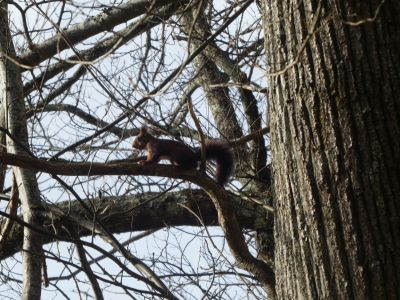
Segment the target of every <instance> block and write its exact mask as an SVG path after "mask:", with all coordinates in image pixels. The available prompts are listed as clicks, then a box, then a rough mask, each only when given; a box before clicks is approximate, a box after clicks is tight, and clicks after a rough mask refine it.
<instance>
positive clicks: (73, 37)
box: [20, 0, 174, 66]
mask: <svg viewBox="0 0 400 300" xmlns="http://www.w3.org/2000/svg"><path fill="white" fill-rule="evenodd" d="M155 2H156V3H155V5H154V7H155V8H158V7H161V6H164V5H167V4H170V3H173V2H174V1H172V0H163V1H161V0H159V1H155ZM150 6H151V2H150V1H148V0H131V1H129V2H128V3H124V4H121V5H119V6H117V7H112V8H110V9H106V10H104V11H103V12H102V13H100V14H98V15H97V16H93V17H91V18H88V19H86V20H85V21H84V22H82V23H79V24H76V25H74V26H72V27H71V28H69V29H66V30H64V31H62V32H60V33H59V34H57V35H55V36H53V37H52V38H49V39H48V40H46V41H44V42H42V43H40V44H38V45H35V48H34V49H33V50H29V51H27V52H25V53H22V55H21V56H20V62H21V63H22V64H24V65H30V66H36V65H38V64H40V63H41V62H42V61H44V60H46V59H48V58H51V57H52V56H54V55H55V54H56V53H57V52H59V51H62V50H65V49H67V48H69V47H71V45H74V44H76V43H79V42H81V41H83V40H85V39H87V38H89V37H91V36H94V35H96V34H99V33H101V32H104V31H110V30H112V29H113V28H114V27H115V26H117V25H119V24H122V23H125V22H127V21H129V20H131V19H133V18H136V17H138V16H140V15H142V14H144V13H145V12H146V11H147V9H148V8H149V7H150Z"/></svg>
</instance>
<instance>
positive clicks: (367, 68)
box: [263, 0, 400, 299]
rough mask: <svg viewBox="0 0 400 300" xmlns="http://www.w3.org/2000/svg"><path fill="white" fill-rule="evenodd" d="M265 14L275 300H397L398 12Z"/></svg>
mask: <svg viewBox="0 0 400 300" xmlns="http://www.w3.org/2000/svg"><path fill="white" fill-rule="evenodd" d="M263 13H264V29H265V36H266V42H265V43H266V44H265V45H266V50H267V60H268V63H269V73H270V74H269V76H270V77H269V88H270V93H269V100H270V102H269V103H270V104H269V110H270V122H271V123H270V125H271V148H272V149H271V150H272V156H273V177H274V195H275V198H274V201H275V202H274V207H275V228H274V230H275V242H276V250H275V253H276V254H275V267H276V279H277V286H276V290H277V295H278V297H279V298H281V299H399V298H400V255H399V253H400V222H399V216H400V100H399V99H400V22H399V20H400V19H399V16H400V2H399V1H398V0H386V1H382V0H368V1H350V2H349V1H340V0H332V1H326V0H324V1H310V0H305V1H295V0H290V1H280V0H265V1H263ZM279 71H282V72H279ZM272 73H275V74H272Z"/></svg>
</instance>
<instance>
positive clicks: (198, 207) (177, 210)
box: [0, 189, 272, 259]
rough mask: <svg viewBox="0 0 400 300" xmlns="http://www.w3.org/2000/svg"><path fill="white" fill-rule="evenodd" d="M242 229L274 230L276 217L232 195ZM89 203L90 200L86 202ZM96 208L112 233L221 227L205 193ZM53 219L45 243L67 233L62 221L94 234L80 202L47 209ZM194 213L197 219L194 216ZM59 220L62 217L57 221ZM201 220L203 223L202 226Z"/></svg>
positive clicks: (114, 201) (14, 246)
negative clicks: (56, 235)
mask: <svg viewBox="0 0 400 300" xmlns="http://www.w3.org/2000/svg"><path fill="white" fill-rule="evenodd" d="M229 201H231V202H232V203H234V207H235V210H236V215H237V218H238V221H239V224H240V227H241V228H246V229H252V230H256V229H260V228H268V227H271V226H272V215H271V214H269V213H268V211H267V210H263V209H260V207H261V206H260V205H258V204H256V203H254V202H250V201H244V200H243V199H241V198H239V197H237V196H234V195H231V197H230V200H229ZM85 202H87V203H89V200H88V199H87V200H85ZM90 205H93V207H95V208H96V211H95V212H94V214H95V215H96V219H98V220H101V222H102V223H103V224H105V225H106V226H107V229H108V230H109V231H110V232H112V233H123V232H132V231H143V230H152V229H159V228H165V227H173V226H203V225H204V226H218V217H217V211H216V209H215V207H214V205H213V203H212V202H211V200H210V198H209V196H208V195H207V194H206V193H205V192H204V191H202V190H198V189H197V190H193V189H189V190H182V191H179V192H169V193H145V194H141V195H134V196H120V197H105V198H102V199H99V198H96V199H90ZM44 206H45V208H46V210H48V211H50V212H53V214H48V215H49V216H52V218H45V220H44V225H43V228H44V229H45V230H46V231H47V232H48V233H49V235H48V236H43V242H44V243H49V242H51V241H52V240H53V237H52V235H51V234H52V233H54V232H63V230H64V229H63V227H62V226H63V222H62V221H61V219H62V217H61V216H63V218H67V216H68V219H69V222H73V223H75V224H76V225H78V226H79V230H78V232H77V234H78V236H79V237H83V236H87V235H91V234H93V219H92V218H90V217H88V214H87V212H86V211H85V210H84V209H83V207H82V205H81V204H80V203H79V202H78V201H73V202H71V201H65V202H61V203H58V204H57V205H45V204H44ZM193 212H194V213H195V214H196V215H197V216H195V215H193ZM57 216H59V217H57ZM199 219H200V220H201V222H199ZM21 245H22V228H21V227H19V226H14V227H13V229H12V232H11V233H10V234H9V238H8V239H7V242H4V243H2V244H1V247H0V259H4V258H6V257H9V256H11V255H13V254H15V253H16V252H18V251H20V250H21Z"/></svg>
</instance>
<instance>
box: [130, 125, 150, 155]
mask: <svg viewBox="0 0 400 300" xmlns="http://www.w3.org/2000/svg"><path fill="white" fill-rule="evenodd" d="M151 138H152V135H151V134H150V133H148V132H147V127H145V126H143V127H142V128H140V131H139V134H138V135H137V136H136V138H135V140H134V141H133V144H132V146H133V147H134V148H136V149H139V150H143V149H145V148H146V145H147V143H148V142H149V140H150V139H151Z"/></svg>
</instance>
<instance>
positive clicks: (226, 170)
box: [133, 127, 234, 185]
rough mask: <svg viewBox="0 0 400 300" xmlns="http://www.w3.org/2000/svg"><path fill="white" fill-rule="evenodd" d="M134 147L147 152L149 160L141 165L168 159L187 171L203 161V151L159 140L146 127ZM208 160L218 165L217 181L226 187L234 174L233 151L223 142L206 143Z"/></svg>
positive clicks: (179, 143) (210, 141) (178, 143)
mask: <svg viewBox="0 0 400 300" xmlns="http://www.w3.org/2000/svg"><path fill="white" fill-rule="evenodd" d="M133 147H134V148H136V149H140V150H144V149H146V151H147V159H146V160H142V161H140V162H139V163H140V164H142V165H147V164H152V163H157V162H159V161H160V160H161V159H168V160H169V161H170V162H171V163H172V164H174V165H177V166H180V167H182V168H185V169H195V168H196V167H197V163H198V162H199V161H200V160H201V149H200V148H196V149H192V148H191V147H189V146H187V145H185V144H184V143H182V142H178V141H173V140H165V139H158V138H156V137H154V136H152V135H151V134H150V133H148V132H147V129H146V127H142V128H141V129H140V133H139V135H138V136H137V137H136V139H135V140H134V141H133ZM205 156H206V159H207V160H214V161H215V162H216V163H217V170H216V174H215V178H216V181H217V182H218V183H219V184H221V185H224V184H225V183H227V182H228V179H229V177H230V176H231V175H232V173H233V167H234V158H233V153H232V149H231V148H230V147H229V145H228V144H226V143H225V142H223V141H220V140H209V141H206V143H205Z"/></svg>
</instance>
